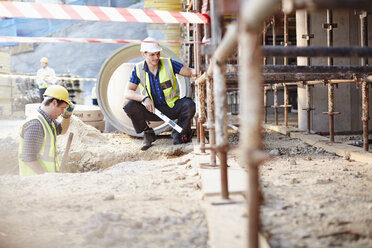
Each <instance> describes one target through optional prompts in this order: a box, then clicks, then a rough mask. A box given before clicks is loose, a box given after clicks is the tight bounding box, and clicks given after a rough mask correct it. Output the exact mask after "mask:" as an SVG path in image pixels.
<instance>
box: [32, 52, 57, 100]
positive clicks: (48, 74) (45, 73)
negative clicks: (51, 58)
mask: <svg viewBox="0 0 372 248" xmlns="http://www.w3.org/2000/svg"><path fill="white" fill-rule="evenodd" d="M40 64H41V68H40V69H39V70H38V71H37V74H36V76H37V77H40V78H37V79H36V84H37V85H38V87H39V95H40V102H42V101H43V95H44V92H45V90H46V89H47V88H48V86H50V85H54V84H56V83H57V82H58V79H56V73H55V72H54V70H53V69H52V68H50V67H49V66H48V59H47V58H45V57H42V58H41V59H40Z"/></svg>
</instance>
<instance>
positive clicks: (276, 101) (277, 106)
mask: <svg viewBox="0 0 372 248" xmlns="http://www.w3.org/2000/svg"><path fill="white" fill-rule="evenodd" d="M272 107H273V108H274V110H275V125H278V124H279V113H278V111H279V104H278V86H277V84H274V105H273V106H272Z"/></svg>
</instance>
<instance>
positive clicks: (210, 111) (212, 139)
mask: <svg viewBox="0 0 372 248" xmlns="http://www.w3.org/2000/svg"><path fill="white" fill-rule="evenodd" d="M207 101H208V102H207V116H208V121H207V127H208V130H209V145H210V146H211V147H215V145H216V129H215V124H214V123H215V117H214V95H213V81H212V79H211V78H209V77H208V78H207ZM210 165H216V151H215V150H214V149H211V150H210Z"/></svg>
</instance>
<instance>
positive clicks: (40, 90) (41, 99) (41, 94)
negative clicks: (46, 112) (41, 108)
mask: <svg viewBox="0 0 372 248" xmlns="http://www.w3.org/2000/svg"><path fill="white" fill-rule="evenodd" d="M45 90H46V88H44V89H39V96H40V102H43V100H44V96H43V95H44V93H45Z"/></svg>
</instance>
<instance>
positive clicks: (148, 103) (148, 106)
mask: <svg viewBox="0 0 372 248" xmlns="http://www.w3.org/2000/svg"><path fill="white" fill-rule="evenodd" d="M143 105H145V107H146V109H147V111H149V112H151V113H155V105H154V103H153V102H152V101H151V99H150V97H146V99H145V100H144V101H143Z"/></svg>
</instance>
